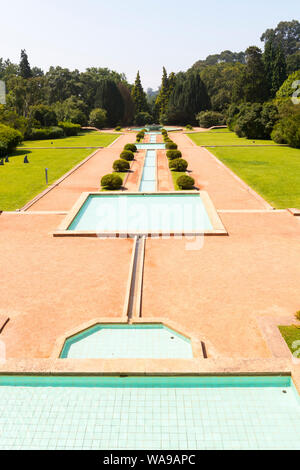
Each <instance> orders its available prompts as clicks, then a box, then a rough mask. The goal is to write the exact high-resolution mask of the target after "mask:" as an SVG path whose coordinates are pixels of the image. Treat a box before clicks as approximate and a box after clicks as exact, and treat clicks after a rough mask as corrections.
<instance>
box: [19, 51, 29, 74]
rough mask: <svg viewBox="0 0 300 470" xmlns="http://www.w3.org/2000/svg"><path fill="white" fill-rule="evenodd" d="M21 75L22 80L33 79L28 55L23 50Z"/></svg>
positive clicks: (20, 65)
mask: <svg viewBox="0 0 300 470" xmlns="http://www.w3.org/2000/svg"><path fill="white" fill-rule="evenodd" d="M19 67H20V75H21V77H22V78H31V77H32V71H31V68H30V65H29V61H28V55H27V54H26V51H25V49H22V50H21V60H20V64H19Z"/></svg>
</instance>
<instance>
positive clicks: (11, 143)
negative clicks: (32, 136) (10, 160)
mask: <svg viewBox="0 0 300 470" xmlns="http://www.w3.org/2000/svg"><path fill="white" fill-rule="evenodd" d="M22 140H23V136H22V134H21V132H19V131H17V130H16V129H13V128H12V127H9V126H5V125H4V124H0V142H1V143H2V147H3V148H6V149H7V151H8V152H9V153H10V152H13V151H14V150H15V148H16V147H17V146H18V145H19V144H20V143H21V142H22Z"/></svg>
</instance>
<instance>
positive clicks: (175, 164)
mask: <svg viewBox="0 0 300 470" xmlns="http://www.w3.org/2000/svg"><path fill="white" fill-rule="evenodd" d="M187 167H188V162H187V161H186V160H183V158H176V160H171V161H170V162H169V168H170V169H171V170H174V171H186V169H187Z"/></svg>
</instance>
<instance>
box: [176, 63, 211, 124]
mask: <svg viewBox="0 0 300 470" xmlns="http://www.w3.org/2000/svg"><path fill="white" fill-rule="evenodd" d="M209 108H210V100H209V97H208V94H207V90H206V87H205V85H204V83H203V81H202V80H201V78H200V75H199V73H196V72H190V73H187V74H186V76H184V77H182V76H181V77H179V78H177V80H176V85H175V88H174V90H173V91H172V93H171V96H170V100H169V104H168V109H167V115H168V121H169V122H170V123H171V124H195V123H196V115H197V114H198V113H199V112H200V111H204V110H206V109H209Z"/></svg>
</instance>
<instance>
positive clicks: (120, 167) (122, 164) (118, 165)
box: [113, 159, 130, 172]
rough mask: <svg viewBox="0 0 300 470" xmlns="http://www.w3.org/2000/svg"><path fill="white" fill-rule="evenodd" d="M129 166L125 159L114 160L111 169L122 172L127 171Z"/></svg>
mask: <svg viewBox="0 0 300 470" xmlns="http://www.w3.org/2000/svg"><path fill="white" fill-rule="evenodd" d="M129 168H130V165H129V163H128V162H127V161H126V160H123V159H122V160H115V161H114V163H113V169H114V170H115V171H120V172H123V171H128V170H129Z"/></svg>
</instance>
